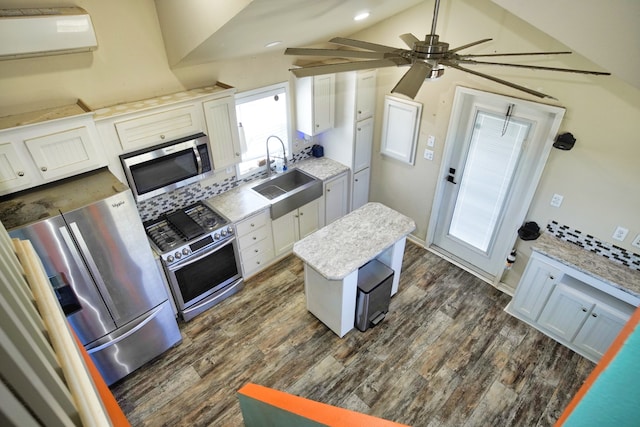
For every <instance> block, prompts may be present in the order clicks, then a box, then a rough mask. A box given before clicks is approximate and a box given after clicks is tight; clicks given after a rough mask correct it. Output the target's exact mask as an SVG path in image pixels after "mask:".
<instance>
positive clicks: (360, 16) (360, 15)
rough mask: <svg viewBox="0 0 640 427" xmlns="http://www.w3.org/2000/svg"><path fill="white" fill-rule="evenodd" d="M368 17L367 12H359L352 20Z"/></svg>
mask: <svg viewBox="0 0 640 427" xmlns="http://www.w3.org/2000/svg"><path fill="white" fill-rule="evenodd" d="M368 17H369V12H361V13H358V14H357V15H356V16H354V17H353V20H354V21H362V20H363V19H367V18H368Z"/></svg>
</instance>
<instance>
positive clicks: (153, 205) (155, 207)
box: [138, 147, 311, 221]
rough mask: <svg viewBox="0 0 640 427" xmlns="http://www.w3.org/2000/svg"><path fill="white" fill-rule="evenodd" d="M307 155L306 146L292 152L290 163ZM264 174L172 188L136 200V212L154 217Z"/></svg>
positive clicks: (305, 157) (262, 176) (146, 217)
mask: <svg viewBox="0 0 640 427" xmlns="http://www.w3.org/2000/svg"><path fill="white" fill-rule="evenodd" d="M309 157H311V147H306V148H304V149H303V150H301V151H299V152H297V153H294V154H293V158H292V159H291V163H295V162H299V161H301V160H304V159H307V158H309ZM266 176H267V173H266V171H260V172H258V173H255V174H253V175H250V176H248V177H245V178H243V179H241V180H238V179H237V178H236V176H235V175H234V176H230V177H228V178H226V179H224V180H223V181H221V182H216V183H213V184H210V185H202V184H201V183H199V182H198V183H195V184H191V185H188V186H186V187H183V188H179V189H177V190H174V191H172V192H171V193H168V194H162V195H160V196H157V197H154V198H152V199H149V200H144V201H142V202H138V212H139V213H140V218H142V221H148V220H150V219H156V218H158V217H159V216H160V215H162V214H163V213H167V212H172V211H174V210H176V209H180V208H183V207H186V206H189V205H191V204H193V203H195V202H197V201H199V200H204V199H208V198H210V197H214V196H217V195H219V194H222V193H224V192H226V191H229V190H231V189H233V188H235V187H237V186H239V185H242V184H245V183H247V182H251V181H254V180H256V179H262V178H266Z"/></svg>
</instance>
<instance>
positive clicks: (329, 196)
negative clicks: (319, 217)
mask: <svg viewBox="0 0 640 427" xmlns="http://www.w3.org/2000/svg"><path fill="white" fill-rule="evenodd" d="M347 195H348V189H347V175H346V174H343V175H341V176H339V177H337V178H334V179H332V180H331V181H328V182H327V183H326V185H325V193H324V206H325V225H328V224H330V223H332V222H333V221H335V220H336V219H338V218H341V217H343V216H345V215H346V214H347Z"/></svg>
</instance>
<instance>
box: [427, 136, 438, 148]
mask: <svg viewBox="0 0 640 427" xmlns="http://www.w3.org/2000/svg"><path fill="white" fill-rule="evenodd" d="M427 145H428V146H429V147H433V146H434V145H436V137H435V136H433V135H429V137H428V138H427Z"/></svg>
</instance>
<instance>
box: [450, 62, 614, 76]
mask: <svg viewBox="0 0 640 427" xmlns="http://www.w3.org/2000/svg"><path fill="white" fill-rule="evenodd" d="M457 62H461V63H463V64H472V65H502V66H505V67H515V68H528V69H531V70H546V71H564V72H565V73H578V74H594V75H597V76H610V75H611V73H607V72H602V71H589V70H575V69H573V68H557V67H541V66H538V65H523V64H506V63H504V62H485V61H474V60H472V59H459V60H457Z"/></svg>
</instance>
